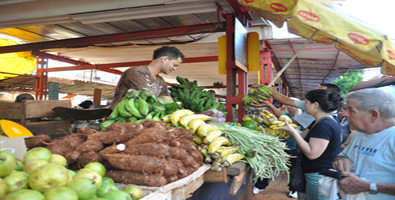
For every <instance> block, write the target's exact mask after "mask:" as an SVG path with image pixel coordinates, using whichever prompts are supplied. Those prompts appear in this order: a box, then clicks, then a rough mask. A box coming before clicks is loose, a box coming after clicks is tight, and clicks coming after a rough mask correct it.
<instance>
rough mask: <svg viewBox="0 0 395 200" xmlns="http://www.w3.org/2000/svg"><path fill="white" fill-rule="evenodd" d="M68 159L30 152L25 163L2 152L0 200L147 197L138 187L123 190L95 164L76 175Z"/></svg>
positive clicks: (129, 199) (41, 151) (130, 199)
mask: <svg viewBox="0 0 395 200" xmlns="http://www.w3.org/2000/svg"><path fill="white" fill-rule="evenodd" d="M66 164H67V161H66V159H65V158H64V157H63V156H61V155H58V154H52V153H51V152H50V151H49V150H48V149H47V148H44V147H36V148H33V149H31V150H29V151H28V152H27V153H26V154H25V156H24V158H23V161H20V160H17V159H16V158H15V156H14V154H12V153H10V152H8V151H0V199H2V200H27V199H29V200H66V199H67V200H90V199H96V200H100V199H101V200H106V199H107V200H118V199H125V200H136V199H140V198H142V197H143V191H142V190H141V188H138V187H137V186H128V187H126V188H125V189H123V190H119V188H118V187H116V186H115V185H114V181H113V180H112V179H111V178H108V177H104V175H105V174H106V168H105V167H104V166H103V165H102V164H101V163H99V162H91V163H88V164H87V165H85V167H84V168H82V169H80V170H79V171H77V172H75V171H72V170H70V169H67V168H66Z"/></svg>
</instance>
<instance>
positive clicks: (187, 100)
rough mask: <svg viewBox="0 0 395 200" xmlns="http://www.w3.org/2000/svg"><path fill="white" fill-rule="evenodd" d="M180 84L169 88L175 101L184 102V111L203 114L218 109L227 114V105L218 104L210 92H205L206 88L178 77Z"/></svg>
mask: <svg viewBox="0 0 395 200" xmlns="http://www.w3.org/2000/svg"><path fill="white" fill-rule="evenodd" d="M176 79H177V82H178V83H179V84H173V85H172V86H171V87H169V90H170V95H171V97H172V98H173V99H174V101H178V102H182V104H181V106H182V107H183V108H184V109H189V110H192V111H193V112H198V113H201V112H203V111H206V110H209V109H217V110H219V111H221V112H223V113H224V114H225V104H223V103H220V102H218V100H217V99H216V98H215V97H213V96H212V95H211V94H210V92H208V91H204V90H203V89H204V87H199V86H198V84H197V81H196V80H194V81H193V82H190V81H189V80H188V79H187V78H182V77H179V76H177V77H176Z"/></svg>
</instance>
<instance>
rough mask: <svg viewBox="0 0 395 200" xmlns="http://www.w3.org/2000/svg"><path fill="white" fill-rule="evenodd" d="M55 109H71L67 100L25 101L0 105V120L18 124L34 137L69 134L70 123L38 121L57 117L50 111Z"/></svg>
mask: <svg viewBox="0 0 395 200" xmlns="http://www.w3.org/2000/svg"><path fill="white" fill-rule="evenodd" d="M55 107H68V108H70V107H71V101H69V100H64V101H63V100H25V101H22V102H21V103H1V104H0V119H8V120H13V121H15V122H18V123H20V124H22V125H23V126H25V127H26V128H27V129H29V130H30V131H31V132H32V133H33V134H34V135H39V134H46V135H51V137H60V136H64V135H66V134H71V122H70V121H69V120H60V121H40V119H41V118H47V117H59V115H57V114H56V113H55V112H54V111H53V110H52V109H53V108H55Z"/></svg>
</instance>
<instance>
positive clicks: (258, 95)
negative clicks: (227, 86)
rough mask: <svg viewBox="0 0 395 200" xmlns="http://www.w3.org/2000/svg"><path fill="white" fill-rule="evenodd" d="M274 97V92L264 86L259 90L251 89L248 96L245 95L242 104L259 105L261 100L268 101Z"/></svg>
mask: <svg viewBox="0 0 395 200" xmlns="http://www.w3.org/2000/svg"><path fill="white" fill-rule="evenodd" d="M271 96H272V90H271V89H270V88H269V87H268V86H266V85H262V86H260V87H257V88H250V89H249V90H248V93H247V94H243V99H242V102H243V104H244V105H246V106H249V105H251V104H259V103H260V102H259V100H261V99H262V100H267V99H269V98H270V97H271Z"/></svg>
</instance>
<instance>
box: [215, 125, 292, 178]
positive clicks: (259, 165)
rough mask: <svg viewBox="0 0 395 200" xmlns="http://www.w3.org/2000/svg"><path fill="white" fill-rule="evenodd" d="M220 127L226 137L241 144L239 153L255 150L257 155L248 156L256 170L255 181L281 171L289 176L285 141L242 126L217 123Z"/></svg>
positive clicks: (248, 160) (270, 176)
mask: <svg viewBox="0 0 395 200" xmlns="http://www.w3.org/2000/svg"><path fill="white" fill-rule="evenodd" d="M213 125H215V126H217V127H218V128H219V129H222V130H224V131H225V137H227V138H228V139H229V141H230V142H231V143H232V144H233V145H239V146H240V149H239V150H238V153H242V154H246V153H247V152H249V151H251V149H252V150H254V151H255V152H256V154H255V156H253V157H252V158H251V157H248V156H247V157H246V161H247V162H248V164H249V165H250V166H251V167H252V169H253V171H254V174H255V176H254V178H253V182H254V183H255V182H256V181H257V179H258V178H261V179H264V178H271V179H274V177H275V176H278V175H280V173H281V172H286V173H287V175H288V177H289V172H288V166H289V158H290V156H289V155H288V154H287V153H285V151H284V150H285V149H287V147H286V146H285V143H284V142H281V141H280V140H279V139H278V138H277V137H273V136H270V135H266V134H265V133H264V132H260V131H254V130H251V129H248V128H245V127H241V126H234V125H233V126H232V125H229V124H216V123H213Z"/></svg>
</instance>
